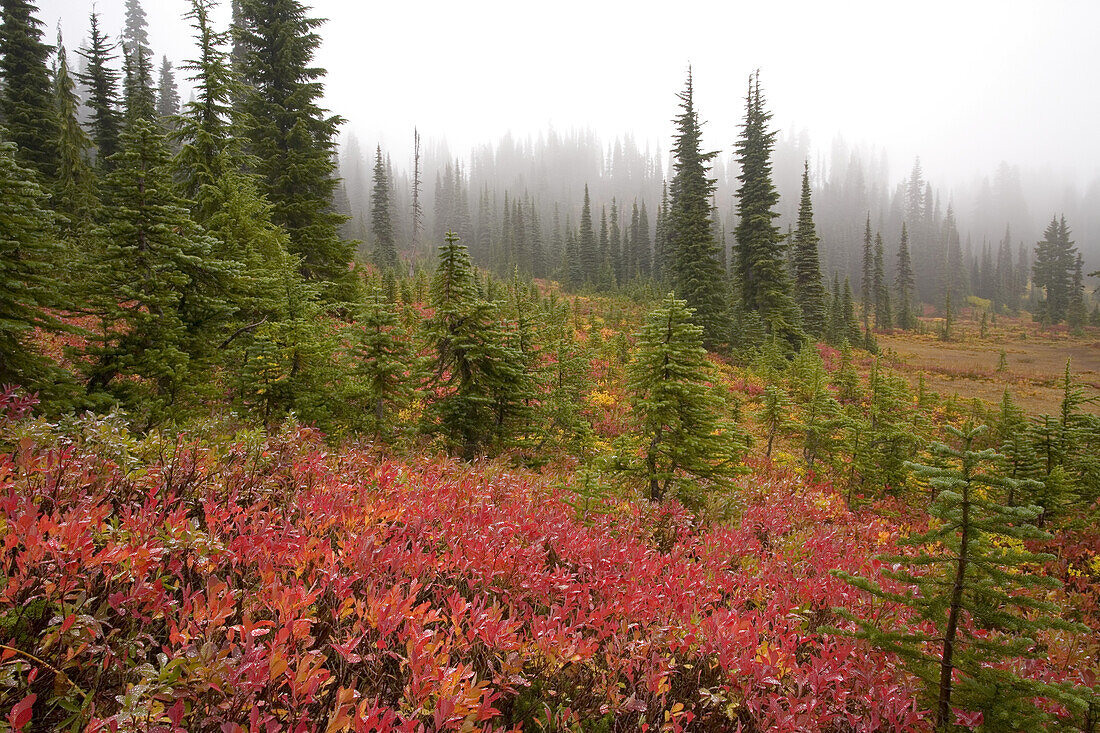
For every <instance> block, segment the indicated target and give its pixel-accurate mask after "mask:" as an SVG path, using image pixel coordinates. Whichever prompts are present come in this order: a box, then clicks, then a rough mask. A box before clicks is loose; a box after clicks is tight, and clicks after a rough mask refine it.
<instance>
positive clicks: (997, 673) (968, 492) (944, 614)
mask: <svg viewBox="0 0 1100 733" xmlns="http://www.w3.org/2000/svg"><path fill="white" fill-rule="evenodd" d="M946 429H947V430H948V432H949V433H950V434H951V435H953V436H954V437H955V439H956V440H957V441H958V443H959V446H958V447H957V448H953V447H949V446H947V445H944V444H942V443H938V444H935V445H934V446H933V448H932V451H933V455H934V457H935V459H936V462H935V464H933V465H919V464H917V465H913V470H914V471H916V472H917V474H918V475H920V476H921V477H922V478H923V479H924V480H926V481H928V483H929V484H930V486H931V488H932V489H933V490H934V491H935V492H936V499H935V501H934V502H933V504H932V506H931V507H930V508H929V513H930V514H931V515H932V517H933V518H934V519H935V520H936V521H935V522H934V523H933V524H932V526H931V528H930V529H929V530H928V531H927V532H923V533H919V534H915V535H912V536H910V537H909V538H907V539H906V541H905V543H904V544H905V545H907V546H910V547H913V548H916V549H915V553H913V554H905V555H899V556H888V557H881V558H880V560H881V561H882V562H883V563H884V564H885V566H886V568H887V569H885V570H884V571H883V575H885V576H886V577H887V578H889V579H890V580H891V581H893V583H892V584H891V588H890V589H886V588H884V587H883V586H882V585H880V584H878V583H875V582H873V581H871V580H868V579H867V578H859V577H853V576H851V575H847V574H844V573H838V574H839V575H841V576H842V577H844V578H846V579H847V580H848V581H849V582H851V583H852V584H853V585H855V586H857V587H859V588H861V589H863V590H865V591H867V592H869V593H870V594H871V595H873V596H875V597H877V598H882V599H885V600H887V601H890V602H892V603H896V604H900V605H902V606H907V607H909V608H911V609H912V610H913V612H914V613H915V619H914V623H912V624H910V625H906V626H902V627H900V628H897V629H889V628H886V629H884V628H882V625H881V620H880V618H877V617H876V619H873V620H863V619H860V618H854V617H852V616H851V614H848V613H844V615H845V616H848V617H849V618H852V619H853V620H854V621H855V622H856V623H857V625H858V627H859V630H858V631H857V632H856V636H858V637H861V638H865V639H868V640H869V641H870V642H871V643H872V644H874V645H876V646H879V647H881V648H883V649H885V650H886V651H889V652H892V653H895V654H897V655H898V656H899V657H901V658H902V660H903V661H904V662H905V663H906V664H907V666H908V667H909V669H910V670H911V671H912V672H913V673H914V674H915V675H916V676H917V677H918V678H919V679H920V680H922V681H923V682H924V684H925V690H926V697H927V699H928V701H929V702H930V704H931V706H932V709H933V710H934V712H935V721H934V722H935V726H936V729H937V730H951V729H954V727H955V719H954V715H953V713H952V709H953V708H961V709H963V710H975V711H980V712H982V713H983V718H984V723H983V728H989V729H990V730H1020V729H1025V730H1039V729H1041V728H1042V725H1041V723H1042V722H1043V721H1044V720H1045V718H1046V715H1045V713H1044V712H1043V711H1042V710H1041V709H1040V708H1039V707H1038V706H1036V705H1035V702H1034V698H1036V697H1040V696H1047V697H1057V698H1058V699H1059V701H1061V702H1069V703H1070V704H1074V703H1075V702H1076V703H1078V704H1079V703H1080V701H1079V700H1077V701H1075V700H1074V699H1073V697H1072V696H1070V695H1066V694H1065V693H1064V692H1063V691H1062V690H1059V689H1057V688H1053V687H1051V686H1047V685H1044V684H1042V683H1039V682H1036V681H1033V680H1030V679H1023V678H1020V677H1017V676H1016V675H1014V674H1013V673H1012V672H1011V671H1010V670H1009V669H1007V668H1005V666H1004V665H1003V664H1000V663H1001V662H1003V661H1007V660H1012V659H1017V658H1020V657H1029V656H1037V655H1038V654H1039V653H1040V652H1039V651H1038V646H1037V644H1036V641H1035V637H1034V635H1035V634H1036V633H1039V632H1041V631H1043V630H1045V629H1052V628H1053V629H1065V630H1069V629H1073V628H1077V627H1076V625H1073V624H1069V623H1066V622H1063V621H1061V620H1060V619H1056V618H1053V617H1052V616H1051V615H1048V614H1053V613H1055V612H1056V611H1057V608H1056V607H1055V606H1054V605H1053V604H1051V603H1049V602H1048V601H1046V600H1043V599H1042V598H1041V596H1039V595H1037V594H1036V593H1034V592H1029V591H1032V589H1043V588H1049V587H1051V586H1056V585H1057V581H1056V580H1055V579H1053V578H1051V577H1049V576H1046V575H1037V574H1033V573H1031V572H1029V570H1028V569H1029V568H1031V567H1034V566H1037V565H1041V564H1042V563H1043V562H1046V561H1047V560H1049V559H1051V556H1049V555H1040V554H1036V553H1033V552H1030V551H1029V550H1027V549H1026V548H1025V546H1024V544H1023V543H1024V541H1027V540H1038V539H1049V537H1050V535H1047V534H1046V533H1044V532H1041V531H1039V530H1038V529H1037V528H1036V527H1035V526H1034V525H1033V524H1032V522H1033V521H1034V519H1035V517H1036V516H1038V514H1039V512H1040V509H1039V507H1035V506H1027V507H1023V506H1016V507H1012V506H1006V505H1005V504H1004V503H1003V502H1004V499H1005V497H1006V495H1007V494H1008V493H1009V492H1010V491H1013V490H1015V489H1018V488H1019V487H1020V486H1022V485H1023V482H1020V481H1017V480H1013V479H1010V478H1007V477H1005V476H1002V475H1001V474H1000V472H999V471H998V468H997V467H998V465H999V464H1000V463H1001V461H1002V460H1003V457H1002V456H1000V455H999V454H997V453H996V452H995V451H994V450H993V449H986V450H977V449H976V443H977V441H978V440H979V438H980V436H981V435H982V434H983V433H984V432H985V427H984V426H974V425H973V424H970V425H968V426H966V427H964V428H963V429H962V430H960V429H958V428H955V427H954V426H951V425H947V426H946ZM899 565H900V566H901V567H900V569H898V570H890V569H888V568H890V567H891V566H895V567H896V566H899ZM876 616H878V615H877V614H876ZM926 625H930V626H932V627H933V629H934V630H933V631H932V632H931V633H930V632H929V631H928V630H926V628H924V627H925V626H926Z"/></svg>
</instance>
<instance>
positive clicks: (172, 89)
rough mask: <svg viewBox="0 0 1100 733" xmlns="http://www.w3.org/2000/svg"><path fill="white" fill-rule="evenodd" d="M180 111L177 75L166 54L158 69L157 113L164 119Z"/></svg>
mask: <svg viewBox="0 0 1100 733" xmlns="http://www.w3.org/2000/svg"><path fill="white" fill-rule="evenodd" d="M179 113H180V93H179V87H178V86H177V85H176V75H175V73H174V72H173V70H172V62H171V61H169V60H168V57H167V56H164V57H162V58H161V60H160V69H159V70H158V71H157V115H159V116H160V118H161V119H162V120H168V119H169V118H172V117H175V116H176V115H178V114H179Z"/></svg>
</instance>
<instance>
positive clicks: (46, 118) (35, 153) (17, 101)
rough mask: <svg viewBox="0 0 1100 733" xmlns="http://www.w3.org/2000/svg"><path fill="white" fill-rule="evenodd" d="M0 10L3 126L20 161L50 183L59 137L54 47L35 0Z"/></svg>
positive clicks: (9, 1)
mask: <svg viewBox="0 0 1100 733" xmlns="http://www.w3.org/2000/svg"><path fill="white" fill-rule="evenodd" d="M0 10H2V16H3V18H2V22H0V123H2V124H3V125H4V126H5V128H6V130H7V132H6V138H7V139H8V140H10V141H11V142H13V143H15V145H16V150H17V152H16V155H17V156H18V157H19V160H21V161H23V162H24V163H25V164H26V165H29V166H30V167H31V168H32V169H34V170H35V171H37V172H38V173H39V174H40V175H42V176H43V181H49V180H52V179H53V178H54V175H55V173H56V168H57V141H58V137H59V135H58V132H57V114H56V108H55V105H54V95H53V87H52V85H51V84H50V67H49V64H48V61H49V57H50V53H51V52H52V51H53V49H51V48H50V46H48V45H47V44H45V43H43V42H42V21H40V20H39V19H38V18H37V17H36V15H35V14H36V13H37V11H38V9H37V8H36V7H35V4H34V3H33V2H32V1H31V0H3V2H0Z"/></svg>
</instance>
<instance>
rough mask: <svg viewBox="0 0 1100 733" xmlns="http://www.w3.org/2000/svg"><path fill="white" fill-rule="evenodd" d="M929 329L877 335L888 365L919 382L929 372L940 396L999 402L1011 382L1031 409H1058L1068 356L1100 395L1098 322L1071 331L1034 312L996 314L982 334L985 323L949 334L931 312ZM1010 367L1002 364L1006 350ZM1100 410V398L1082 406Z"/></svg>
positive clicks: (1089, 390) (1077, 376) (1082, 380)
mask: <svg viewBox="0 0 1100 733" xmlns="http://www.w3.org/2000/svg"><path fill="white" fill-rule="evenodd" d="M924 323H925V329H924V330H925V333H923V334H913V333H903V332H900V331H898V332H894V333H892V334H886V333H880V334H876V338H877V339H878V345H879V348H880V349H881V350H882V353H883V354H884V355H885V356H886V357H887V359H888V361H889V362H890V365H891V366H892V367H893V368H895V369H896V370H897V371H898V372H899V373H900V374H902V375H904V376H906V377H907V378H908V379H909V380H910V382H911V383H912V384H913V385H916V384H917V383H918V381H919V379H920V375H921V374H923V375H924V379H925V385H926V386H927V388H928V389H930V390H932V391H935V392H938V393H940V394H941V395H944V396H945V397H946V396H950V395H953V394H954V395H958V397H960V398H963V399H973V398H977V399H980V400H983V401H985V402H988V403H991V404H997V403H999V402H1000V400H1001V397H1002V396H1003V394H1004V391H1005V389H1006V388H1007V389H1009V390H1010V391H1011V392H1012V396H1013V398H1014V399H1015V400H1016V401H1017V402H1018V403H1019V404H1020V406H1021V407H1022V408H1024V409H1025V410H1026V411H1027V412H1029V413H1031V414H1055V413H1057V411H1058V409H1059V405H1060V403H1061V401H1062V378H1063V376H1064V374H1065V369H1066V361H1067V360H1068V361H1069V363H1070V372H1071V373H1072V374H1073V377H1074V380H1075V381H1076V382H1078V383H1079V384H1081V385H1083V386H1084V387H1085V394H1086V397H1097V398H1100V329H1096V328H1088V329H1086V330H1085V333H1084V334H1077V335H1074V334H1071V333H1069V331H1068V330H1067V329H1066V328H1065V327H1064V326H1062V327H1056V328H1045V329H1044V328H1042V327H1041V326H1040V324H1038V323H1035V322H1034V321H1032V320H1031V319H1030V317H1027V316H1025V317H1023V318H998V320H997V323H996V324H995V325H990V326H988V327H987V332H986V335H985V337H984V338H983V337H982V336H981V328H980V324H979V323H978V322H977V321H976V320H974V319H970V320H964V321H960V322H959V323H957V324H955V325H954V326H953V329H954V334H953V336H952V338H951V340H950V341H943V340H941V339H940V338H939V335H938V331H939V329H940V328H941V324H942V321H941V320H940V319H925V321H924ZM1002 352H1003V353H1004V356H1005V358H1004V368H1002V369H999V368H998V366H999V365H1000V362H1001V353H1002ZM1083 409H1084V410H1086V411H1088V412H1092V413H1100V399H1098V401H1097V402H1092V403H1089V404H1086V405H1084V406H1083Z"/></svg>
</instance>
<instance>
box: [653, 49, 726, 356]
mask: <svg viewBox="0 0 1100 733" xmlns="http://www.w3.org/2000/svg"><path fill="white" fill-rule="evenodd" d="M694 95H695V90H694V85H693V82H692V76H691V69H690V68H689V69H688V76H687V84H686V85H685V87H684V91H683V92H681V93H680V94H678V95H677V96H678V97H679V99H680V114H678V115H677V116H676V118H675V120H674V122H675V124H676V135H675V137H674V139H673V146H672V154H673V156H674V158H675V162H674V164H673V167H674V169H675V171H676V175H675V176H673V178H672V183H671V185H670V186H669V206H668V220H667V221H666V223H665V225H666V227H667V228H668V243H669V247H670V251H669V256H668V266H669V271H670V272H669V275H670V280H671V282H672V285H673V287H674V288H675V292H676V293H677V295H678V296H679V297H681V298H683V300H684V301H685V302H686V303H687V304H688V308H690V309H691V311H692V313H693V317H694V318H695V322H696V323H698V324H699V325H700V326H701V327H702V329H703V344H704V346H706V347H707V348H715V347H717V346H719V345H720V344H723V343H725V342H727V341H729V337H730V334H729V321H728V314H727V312H726V289H725V275H724V273H723V271H722V266H721V264H720V263H719V259H718V255H719V252H718V244H717V243H716V242H715V241H714V230H713V228H712V224H711V219H710V202H711V197H712V196H713V194H714V184H715V181H714V179H713V178H710V177H709V172H710V162H711V161H712V160H713V159H714V156H715V155H717V153H714V152H703V150H702V124H701V123H700V121H699V113H698V112H697V111H696V109H695V98H694Z"/></svg>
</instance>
